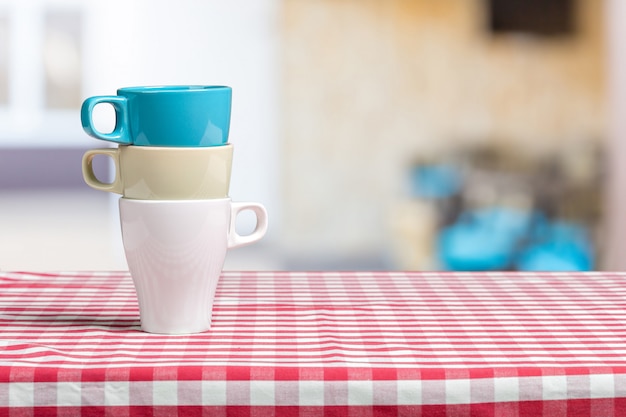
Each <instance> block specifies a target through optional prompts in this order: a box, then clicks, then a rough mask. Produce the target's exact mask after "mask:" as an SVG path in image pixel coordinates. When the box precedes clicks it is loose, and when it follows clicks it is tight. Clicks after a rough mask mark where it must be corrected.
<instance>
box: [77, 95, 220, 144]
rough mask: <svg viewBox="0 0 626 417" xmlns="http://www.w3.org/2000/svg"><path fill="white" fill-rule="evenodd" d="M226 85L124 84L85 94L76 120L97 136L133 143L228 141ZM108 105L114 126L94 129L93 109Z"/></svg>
mask: <svg viewBox="0 0 626 417" xmlns="http://www.w3.org/2000/svg"><path fill="white" fill-rule="evenodd" d="M231 100H232V89H231V88H230V87H226V86H214V85H180V86H153V87H125V88H120V89H119V90H117V95H115V96H94V97H89V98H87V99H86V100H85V101H84V102H83V105H82V107H81V114H80V117H81V122H82V125H83V129H84V130H85V132H87V134H89V135H90V136H93V137H94V138H97V139H102V140H107V141H111V142H117V143H120V144H123V145H138V146H182V147H188V146H194V147H195V146H218V145H224V144H225V143H227V142H228V132H229V129H230V110H231ZM102 103H108V104H110V105H112V106H113V108H114V110H115V118H116V121H115V128H114V129H113V131H112V132H108V133H106V132H101V131H99V130H97V129H96V128H95V127H94V122H93V110H94V108H95V107H96V106H97V105H98V104H102Z"/></svg>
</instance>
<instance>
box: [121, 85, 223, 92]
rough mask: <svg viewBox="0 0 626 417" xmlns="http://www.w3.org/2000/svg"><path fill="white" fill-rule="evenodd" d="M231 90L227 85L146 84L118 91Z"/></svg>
mask: <svg viewBox="0 0 626 417" xmlns="http://www.w3.org/2000/svg"><path fill="white" fill-rule="evenodd" d="M220 90H221V91H231V90H232V88H231V87H229V86H226V85H200V84H190V85H182V84H181V85H145V86H134V87H122V88H119V89H118V90H117V92H118V93H124V92H125V93H142V94H143V93H145V94H156V93H159V94H179V93H201V92H207V91H220Z"/></svg>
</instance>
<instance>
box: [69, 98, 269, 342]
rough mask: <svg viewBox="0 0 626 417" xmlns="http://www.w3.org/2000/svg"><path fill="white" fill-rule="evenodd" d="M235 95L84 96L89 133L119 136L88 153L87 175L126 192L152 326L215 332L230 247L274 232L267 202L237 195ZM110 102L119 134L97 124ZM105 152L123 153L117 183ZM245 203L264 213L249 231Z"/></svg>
mask: <svg viewBox="0 0 626 417" xmlns="http://www.w3.org/2000/svg"><path fill="white" fill-rule="evenodd" d="M231 98H232V90H231V88H230V87H224V86H159V87H129V88H121V89H119V90H118V91H117V95H116V96H95V97H90V98H88V99H86V100H85V101H84V103H83V106H82V109H81V120H82V124H83V129H84V130H85V132H87V133H88V134H89V135H91V136H93V137H95V138H97V139H102V140H106V141H111V142H115V143H117V144H119V146H118V147H117V148H103V149H93V150H89V151H87V152H86V153H85V154H84V156H83V162H82V168H83V178H84V179H85V182H86V183H87V184H88V185H89V186H90V187H92V188H95V189H96V190H102V191H108V192H113V193H117V194H121V195H122V197H121V198H120V199H119V210H120V222H121V229H122V241H123V244H124V253H125V255H126V260H127V262H128V268H129V271H130V274H131V276H132V279H133V283H134V285H135V290H136V292H137V299H138V303H139V312H140V317H141V328H142V330H144V331H146V332H150V333H166V334H184V333H197V332H202V331H205V330H208V329H209V327H210V325H211V315H212V310H213V299H214V296H215V291H216V287H217V283H218V280H219V277H220V273H221V271H222V268H223V265H224V260H225V257H226V252H227V250H228V249H230V248H235V247H240V246H243V245H247V244H250V243H253V242H256V241H258V240H259V239H261V238H262V237H263V236H264V234H265V232H266V230H267V212H266V211H265V208H264V207H263V206H262V205H261V204H258V203H238V202H232V201H231V199H230V198H229V187H230V176H231V167H232V158H233V145H232V144H230V143H229V142H228V133H229V128H230V111H231ZM103 103H107V104H110V105H112V106H113V108H114V110H115V116H116V123H115V128H114V129H113V131H112V132H106V133H105V132H101V131H99V130H98V129H96V128H95V127H94V121H93V112H94V108H95V107H96V106H97V105H99V104H103ZM97 155H103V156H105V157H109V158H111V159H112V160H113V163H114V166H115V177H114V179H113V181H112V182H111V183H107V182H103V181H100V180H99V179H98V178H97V177H96V175H95V174H94V170H93V160H94V158H95V157H96V156H97ZM245 210H250V211H252V212H253V213H255V215H256V220H257V221H256V227H255V230H254V231H253V232H251V233H250V234H248V235H244V236H242V235H240V234H238V233H237V232H236V230H235V220H236V217H237V215H238V213H240V212H242V211H245Z"/></svg>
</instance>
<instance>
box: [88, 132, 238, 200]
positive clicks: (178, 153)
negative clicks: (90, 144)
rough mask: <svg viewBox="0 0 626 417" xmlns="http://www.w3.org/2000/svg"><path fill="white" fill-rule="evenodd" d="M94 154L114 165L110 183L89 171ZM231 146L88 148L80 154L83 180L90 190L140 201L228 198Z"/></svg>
mask: <svg viewBox="0 0 626 417" xmlns="http://www.w3.org/2000/svg"><path fill="white" fill-rule="evenodd" d="M98 155H104V156H106V157H110V158H111V159H112V160H113V163H114V166H115V178H114V179H113V182H111V183H106V182H102V181H100V180H99V179H98V178H97V177H96V175H95V174H94V171H93V160H94V158H95V157H96V156H98ZM232 160H233V145H231V144H228V145H224V146H212V147H206V148H164V147H154V146H131V145H122V146H120V147H119V148H103V149H92V150H89V151H87V152H85V154H84V155H83V167H82V168H83V179H84V180H85V182H86V183H87V185H89V186H90V187H92V188H94V189H96V190H100V191H109V192H113V193H117V194H122V195H123V196H124V197H127V198H134V199H144V200H193V199H196V200H201V199H208V198H225V197H228V189H229V187H230V176H231V167H232Z"/></svg>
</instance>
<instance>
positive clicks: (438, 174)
mask: <svg viewBox="0 0 626 417" xmlns="http://www.w3.org/2000/svg"><path fill="white" fill-rule="evenodd" d="M410 182H411V194H412V195H413V196H415V197H420V198H428V199H441V198H447V197H451V196H453V195H454V194H457V193H458V192H459V190H460V189H461V183H462V179H461V173H460V172H459V170H458V169H457V168H456V167H454V166H451V165H446V164H437V165H416V166H414V167H413V168H412V169H411V172H410Z"/></svg>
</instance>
